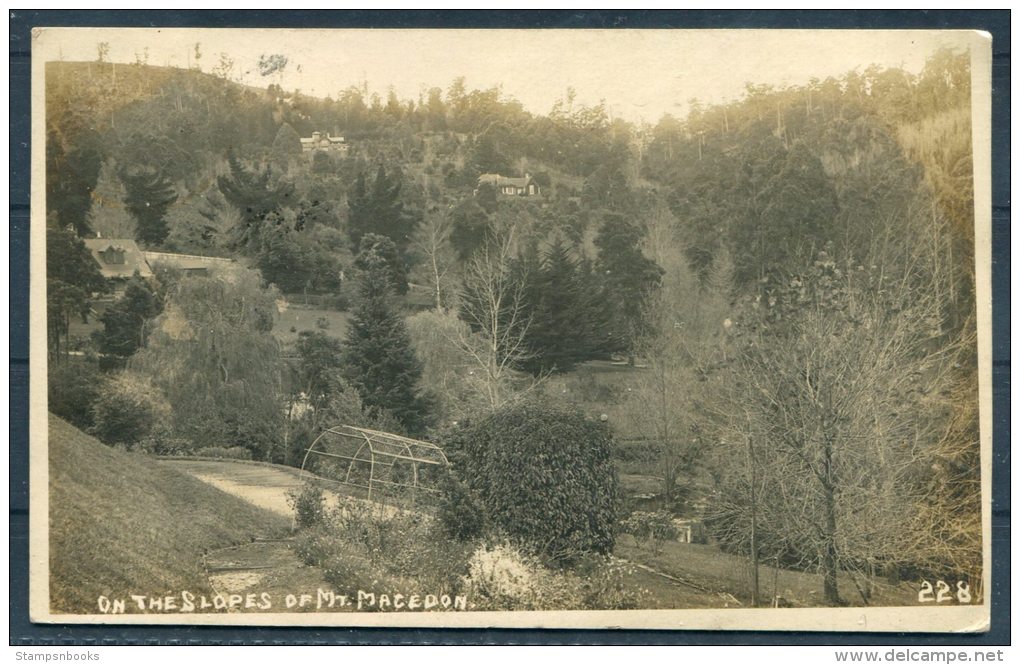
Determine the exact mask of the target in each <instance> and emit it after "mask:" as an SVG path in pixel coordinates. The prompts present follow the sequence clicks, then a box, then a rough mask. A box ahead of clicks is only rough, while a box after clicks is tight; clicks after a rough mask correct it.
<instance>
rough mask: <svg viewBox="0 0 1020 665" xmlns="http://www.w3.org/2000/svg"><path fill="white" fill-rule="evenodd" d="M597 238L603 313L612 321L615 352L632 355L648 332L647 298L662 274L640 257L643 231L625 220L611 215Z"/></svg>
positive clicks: (649, 261)
mask: <svg viewBox="0 0 1020 665" xmlns="http://www.w3.org/2000/svg"><path fill="white" fill-rule="evenodd" d="M604 219H605V221H604V222H603V224H602V227H601V228H600V229H599V233H598V235H597V236H596V237H595V246H596V247H598V250H599V254H598V260H597V261H596V264H595V271H596V272H597V274H598V276H599V280H600V281H601V282H602V297H603V302H604V309H603V311H604V312H606V314H607V315H608V318H609V325H610V327H611V331H612V334H613V344H612V346H613V347H614V349H613V350H616V351H630V350H631V347H632V345H633V343H634V340H635V339H636V338H637V337H638V336H639V335H640V334H641V333H642V332H644V331H645V330H646V325H645V322H644V317H643V310H644V302H645V297H646V296H647V295H648V293H649V292H650V291H651V290H652V289H654V288H655V287H657V286H658V285H659V283H660V281H661V279H662V275H663V270H662V268H660V267H659V266H658V265H656V263H655V261H652V260H651V259H649V258H647V257H646V256H645V255H644V254H642V253H641V247H640V242H641V230H640V229H638V228H637V227H636V226H634V225H633V224H631V223H629V222H628V221H627V220H625V219H624V218H623V216H621V215H618V214H615V213H610V214H607V215H606V216H605V218H604Z"/></svg>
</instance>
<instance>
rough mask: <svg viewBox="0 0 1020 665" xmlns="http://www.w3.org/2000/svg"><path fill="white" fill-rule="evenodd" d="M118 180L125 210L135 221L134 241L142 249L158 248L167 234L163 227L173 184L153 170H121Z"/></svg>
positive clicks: (171, 203)
mask: <svg viewBox="0 0 1020 665" xmlns="http://www.w3.org/2000/svg"><path fill="white" fill-rule="evenodd" d="M119 175H120V180H121V182H123V183H124V190H125V193H126V194H125V197H124V207H125V208H127V211H128V212H129V213H130V214H131V216H132V217H134V218H135V223H136V225H137V226H136V228H135V239H136V240H138V241H139V242H140V243H142V244H143V245H145V246H150V247H158V246H159V245H162V244H163V241H164V240H166V237H167V236H168V235H169V234H170V229H169V228H168V227H167V223H166V212H167V210H168V209H169V208H170V206H171V205H173V203H174V202H175V201H177V193H176V192H175V191H174V187H173V183H171V182H170V179H169V178H167V177H166V175H164V174H163V172H162V171H159V170H155V169H138V170H135V171H134V172H132V170H131V169H128V168H121V169H120V174H119Z"/></svg>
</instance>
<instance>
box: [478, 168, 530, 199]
mask: <svg viewBox="0 0 1020 665" xmlns="http://www.w3.org/2000/svg"><path fill="white" fill-rule="evenodd" d="M482 185H492V186H493V187H495V188H496V191H497V192H499V193H500V194H503V195H505V196H539V195H541V194H542V188H541V187H540V186H539V184H538V183H537V182H535V179H534V178H532V177H531V174H530V173H525V174H524V177H523V178H510V177H507V176H502V175H499V174H498V173H483V174H482V175H480V176H478V186H479V187H481V186H482Z"/></svg>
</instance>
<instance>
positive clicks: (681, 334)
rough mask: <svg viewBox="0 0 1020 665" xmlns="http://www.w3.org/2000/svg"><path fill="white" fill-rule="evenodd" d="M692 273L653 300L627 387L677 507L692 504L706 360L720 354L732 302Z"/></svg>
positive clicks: (665, 492)
mask: <svg viewBox="0 0 1020 665" xmlns="http://www.w3.org/2000/svg"><path fill="white" fill-rule="evenodd" d="M685 277H686V279H685V280H684V282H683V283H681V284H679V285H677V288H676V289H675V292H674V293H670V292H669V291H667V290H665V289H664V290H661V291H657V292H655V293H653V294H650V296H649V297H648V299H647V300H646V302H645V308H644V311H643V317H644V319H645V321H646V326H645V327H644V329H643V331H642V333H641V335H640V336H639V337H637V338H636V339H635V340H634V351H635V352H636V353H637V354H638V355H640V357H641V359H642V361H643V364H644V368H643V369H642V370H641V371H640V372H638V373H636V374H635V376H634V381H633V383H632V385H631V386H630V390H628V392H627V404H628V406H629V407H630V408H629V409H627V414H628V415H627V419H628V423H629V426H630V427H631V428H632V431H634V432H636V433H637V434H638V435H639V436H640V437H641V438H643V439H645V440H646V441H648V442H649V444H650V445H649V446H648V448H649V459H648V460H647V462H648V464H649V466H650V467H651V468H653V469H655V475H657V476H658V477H659V478H661V479H662V496H663V499H664V500H665V504H666V505H667V506H668V507H669V508H670V509H671V510H683V508H684V507H685V506H684V501H685V499H687V498H688V496H689V492H690V491H691V489H692V487H693V483H692V481H693V480H694V478H695V477H696V475H695V472H696V471H697V470H698V469H699V466H700V464H701V462H702V458H703V455H704V452H705V448H706V440H705V434H704V431H705V427H704V425H705V421H706V418H705V415H704V413H703V412H704V409H705V408H706V407H705V404H704V402H705V399H706V393H708V394H709V395H710V394H711V393H710V392H709V391H708V390H707V388H708V385H709V384H707V383H706V381H707V379H708V377H707V372H708V369H707V368H710V367H711V366H712V365H713V364H714V363H717V362H718V361H719V360H720V358H719V356H720V353H719V349H718V347H716V346H715V343H716V342H717V341H718V340H719V336H720V335H721V334H722V332H723V330H724V328H723V321H724V320H725V319H724V316H725V314H724V312H725V311H726V310H727V305H728V299H727V298H725V296H724V294H725V290H724V289H723V290H721V291H722V292H723V295H720V294H719V293H717V292H714V293H705V292H699V291H697V290H695V289H691V288H690V286H691V285H692V284H691V283H692V282H694V281H695V279H696V278H694V277H693V276H691V275H690V274H686V275H685Z"/></svg>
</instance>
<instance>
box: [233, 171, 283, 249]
mask: <svg viewBox="0 0 1020 665" xmlns="http://www.w3.org/2000/svg"><path fill="white" fill-rule="evenodd" d="M227 163H228V164H229V166H230V174H229V175H221V176H218V177H217V179H216V182H217V184H218V185H219V189H220V192H222V193H223V198H224V199H226V201H227V203H229V204H230V205H232V206H233V207H234V208H236V209H237V211H238V212H239V213H240V214H241V221H240V224H239V225H238V226H237V227H235V228H234V229H233V230H232V231H233V234H234V239H233V241H234V244H235V245H236V246H238V247H240V248H242V249H248V250H249V251H251V250H254V249H255V248H257V247H258V243H257V240H259V238H260V235H261V231H262V229H263V226H264V224H265V223H266V221H267V219H268V218H269V217H270V215H271V214H272V213H277V214H278V213H279V212H280V211H281V210H282V209H283V208H284V207H285V206H287V205H289V203H290V202H291V199H292V197H293V194H294V185H293V183H289V182H285V181H279V182H276V183H273V182H272V169H270V168H269V167H266V168H265V169H264V170H261V171H258V170H256V171H249V170H248V169H246V168H245V167H244V166H243V165H242V164H241V162H240V160H238V159H237V157H236V156H235V155H234V153H233V152H228V153H227Z"/></svg>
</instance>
